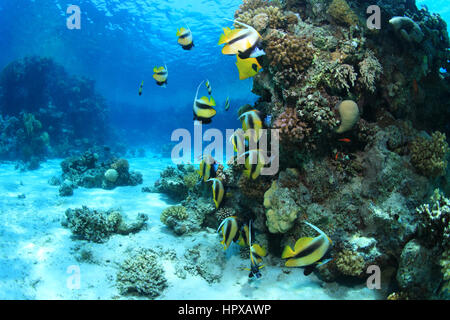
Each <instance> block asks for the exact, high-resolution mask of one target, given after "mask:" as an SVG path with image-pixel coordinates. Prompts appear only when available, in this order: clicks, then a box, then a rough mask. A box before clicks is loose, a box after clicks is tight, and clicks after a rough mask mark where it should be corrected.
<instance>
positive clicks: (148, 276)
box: [116, 249, 167, 298]
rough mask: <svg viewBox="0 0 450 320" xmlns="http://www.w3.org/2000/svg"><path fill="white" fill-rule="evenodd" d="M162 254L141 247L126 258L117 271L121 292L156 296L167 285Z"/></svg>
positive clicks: (118, 286)
mask: <svg viewBox="0 0 450 320" xmlns="http://www.w3.org/2000/svg"><path fill="white" fill-rule="evenodd" d="M159 259H160V255H159V254H157V253H156V252H155V251H153V250H151V249H140V250H139V251H137V252H136V253H135V254H134V255H132V256H131V257H129V258H128V259H126V260H125V261H124V262H123V263H122V264H121V266H120V270H119V272H118V273H117V282H116V283H117V288H118V289H119V291H120V293H121V294H130V293H131V294H138V295H143V296H148V297H150V298H156V297H157V296H159V295H160V294H161V293H162V291H163V290H164V289H165V288H166V287H167V280H166V278H165V276H164V268H163V267H162V265H161V263H160V262H159Z"/></svg>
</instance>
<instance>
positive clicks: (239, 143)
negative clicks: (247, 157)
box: [230, 129, 245, 155]
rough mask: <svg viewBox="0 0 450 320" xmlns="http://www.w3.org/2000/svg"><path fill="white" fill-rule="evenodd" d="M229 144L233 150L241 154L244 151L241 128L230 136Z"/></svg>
mask: <svg viewBox="0 0 450 320" xmlns="http://www.w3.org/2000/svg"><path fill="white" fill-rule="evenodd" d="M230 141H231V144H232V145H233V150H234V151H235V152H236V153H237V154H238V155H241V154H243V153H244V152H245V139H244V131H243V130H242V129H237V130H236V131H234V132H233V134H232V135H231V136H230Z"/></svg>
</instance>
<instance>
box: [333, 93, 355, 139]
mask: <svg viewBox="0 0 450 320" xmlns="http://www.w3.org/2000/svg"><path fill="white" fill-rule="evenodd" d="M337 108H338V111H339V114H340V116H341V125H340V126H339V128H337V130H336V132H337V133H343V132H346V131H348V130H350V129H351V128H353V126H354V125H355V123H356V122H357V121H358V118H359V109H358V105H357V104H356V102H354V101H352V100H344V101H342V102H341V103H340V104H339V105H338V107H337Z"/></svg>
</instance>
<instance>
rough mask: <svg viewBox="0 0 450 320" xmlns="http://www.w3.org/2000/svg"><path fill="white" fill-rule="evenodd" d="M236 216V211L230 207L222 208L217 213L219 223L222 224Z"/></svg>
mask: <svg viewBox="0 0 450 320" xmlns="http://www.w3.org/2000/svg"><path fill="white" fill-rule="evenodd" d="M235 215H236V211H235V210H234V209H232V208H229V207H221V208H219V210H217V211H216V217H217V221H219V222H222V221H223V220H225V219H226V218H228V217H232V216H235Z"/></svg>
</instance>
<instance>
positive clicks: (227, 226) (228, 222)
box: [217, 216, 239, 250]
mask: <svg viewBox="0 0 450 320" xmlns="http://www.w3.org/2000/svg"><path fill="white" fill-rule="evenodd" d="M219 230H221V231H222V241H220V243H221V244H222V245H223V250H227V249H228V248H229V247H230V245H231V242H232V241H237V239H238V236H239V234H238V223H237V220H236V217H234V216H231V217H228V218H226V219H224V220H223V221H222V223H221V224H220V225H219V228H217V232H219Z"/></svg>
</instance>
